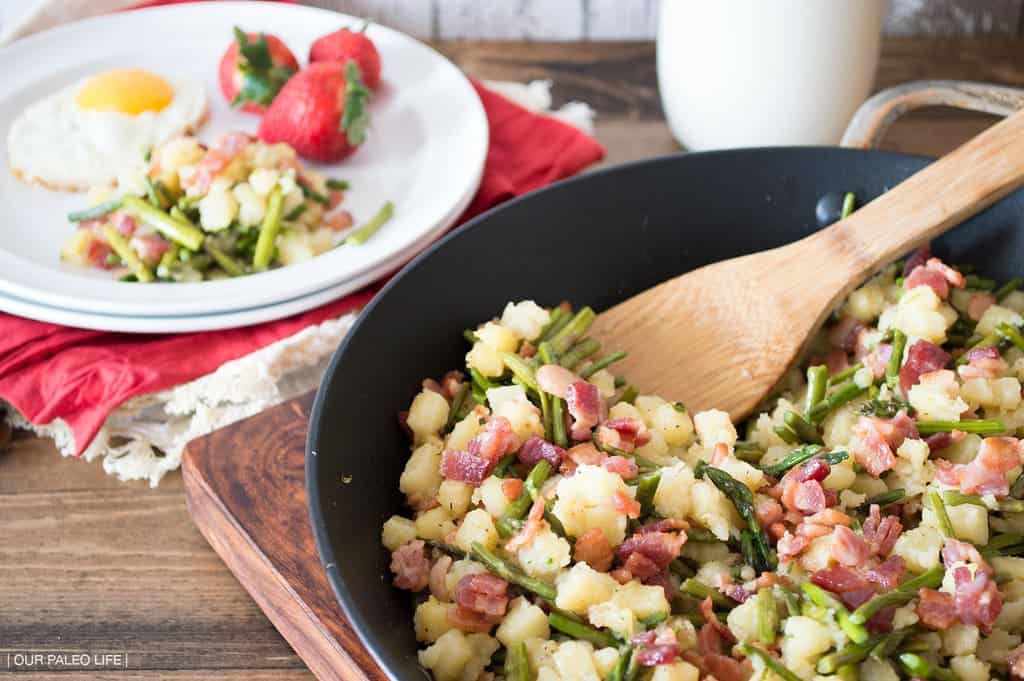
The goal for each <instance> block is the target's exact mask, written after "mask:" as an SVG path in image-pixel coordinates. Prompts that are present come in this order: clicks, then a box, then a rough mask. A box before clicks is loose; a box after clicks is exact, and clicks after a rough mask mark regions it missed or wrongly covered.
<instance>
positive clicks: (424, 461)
mask: <svg viewBox="0 0 1024 681" xmlns="http://www.w3.org/2000/svg"><path fill="white" fill-rule="evenodd" d="M440 487H441V448H440V447H439V446H438V445H437V443H436V442H426V443H424V444H422V445H420V446H419V447H417V448H416V449H415V450H414V451H413V453H412V456H410V457H409V460H408V461H407V462H406V464H405V470H403V471H402V476H401V477H400V478H399V479H398V489H400V490H401V491H402V493H404V494H405V495H406V496H407V497H409V498H410V499H423V500H426V499H430V498H432V497H433V496H434V495H436V494H437V490H438V489H439V488H440Z"/></svg>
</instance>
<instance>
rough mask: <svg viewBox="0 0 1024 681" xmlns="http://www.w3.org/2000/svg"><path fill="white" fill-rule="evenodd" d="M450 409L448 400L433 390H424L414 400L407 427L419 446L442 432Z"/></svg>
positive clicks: (410, 406)
mask: <svg viewBox="0 0 1024 681" xmlns="http://www.w3.org/2000/svg"><path fill="white" fill-rule="evenodd" d="M448 409H449V406H448V400H446V399H445V398H444V397H443V396H441V395H440V394H438V393H436V392H434V391H433V390H424V391H422V392H421V393H420V394H419V395H417V396H416V397H414V398H413V400H412V404H411V405H409V417H408V419H407V420H406V425H408V426H409V429H410V430H411V431H412V433H413V436H414V438H415V441H416V443H417V444H419V443H420V442H424V441H425V440H426V439H427V438H428V437H429V436H431V435H437V434H438V433H439V432H441V429H442V428H444V425H445V424H446V423H447V422H448Z"/></svg>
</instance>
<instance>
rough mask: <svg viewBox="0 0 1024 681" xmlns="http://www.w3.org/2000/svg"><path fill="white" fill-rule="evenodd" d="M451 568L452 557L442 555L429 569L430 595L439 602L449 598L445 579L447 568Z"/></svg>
mask: <svg viewBox="0 0 1024 681" xmlns="http://www.w3.org/2000/svg"><path fill="white" fill-rule="evenodd" d="M451 566H452V557H451V556H448V555H444V556H441V557H440V558H438V559H437V560H436V561H434V565H433V566H432V567H431V568H430V580H429V584H430V593H431V594H432V595H433V596H434V598H436V599H438V600H439V601H447V600H448V598H449V597H450V595H449V593H448V582H447V578H448V568H450V567H451Z"/></svg>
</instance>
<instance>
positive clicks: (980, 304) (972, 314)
mask: <svg viewBox="0 0 1024 681" xmlns="http://www.w3.org/2000/svg"><path fill="white" fill-rule="evenodd" d="M995 304H996V299H995V296H993V295H992V294H991V293H973V294H971V297H970V298H969V299H968V300H967V317H968V319H971V320H972V321H975V322H976V321H978V320H979V319H981V318H982V316H983V315H984V314H985V311H986V310H988V309H989V308H990V307H992V306H993V305H995Z"/></svg>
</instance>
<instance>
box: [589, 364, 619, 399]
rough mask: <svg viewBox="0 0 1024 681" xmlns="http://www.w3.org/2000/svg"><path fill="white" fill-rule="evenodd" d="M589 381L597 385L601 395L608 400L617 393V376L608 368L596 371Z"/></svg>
mask: <svg viewBox="0 0 1024 681" xmlns="http://www.w3.org/2000/svg"><path fill="white" fill-rule="evenodd" d="M587 381H588V382H590V383H593V384H594V385H596V386H597V389H598V391H599V392H600V393H601V397H603V398H605V399H606V400H607V399H609V398H610V397H612V396H613V395H614V394H615V376H613V375H612V373H611V372H610V371H608V370H607V369H601V370H600V371H595V372H594V373H593V374H591V376H590V378H588V379H587Z"/></svg>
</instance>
